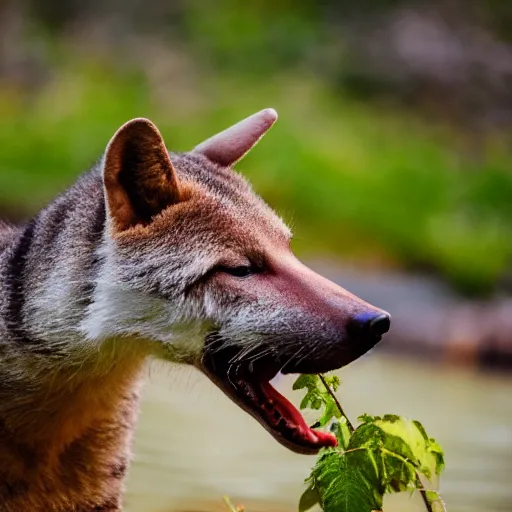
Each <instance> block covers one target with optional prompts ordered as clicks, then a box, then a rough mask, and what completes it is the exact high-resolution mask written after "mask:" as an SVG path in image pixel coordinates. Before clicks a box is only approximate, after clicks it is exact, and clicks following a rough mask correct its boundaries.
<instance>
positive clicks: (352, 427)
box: [318, 373, 430, 512]
mask: <svg viewBox="0 0 512 512" xmlns="http://www.w3.org/2000/svg"><path fill="white" fill-rule="evenodd" d="M318 377H319V378H320V380H321V381H322V384H323V385H324V386H325V389H326V390H327V392H328V393H329V394H330V395H331V398H332V399H333V400H334V403H335V404H336V407H337V408H338V409H339V411H340V412H341V415H342V416H343V417H344V418H345V419H346V420H347V427H348V429H349V430H350V433H352V432H354V430H355V428H354V426H353V425H352V423H350V420H349V419H348V416H347V415H346V414H345V411H344V410H343V407H341V404H340V402H339V400H338V399H337V398H336V395H335V394H334V391H333V390H332V389H331V387H330V386H329V385H328V384H327V382H326V381H325V378H324V376H323V375H322V374H321V373H319V374H318ZM429 512H430V511H429Z"/></svg>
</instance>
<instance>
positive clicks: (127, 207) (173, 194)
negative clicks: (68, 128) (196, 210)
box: [103, 119, 180, 231]
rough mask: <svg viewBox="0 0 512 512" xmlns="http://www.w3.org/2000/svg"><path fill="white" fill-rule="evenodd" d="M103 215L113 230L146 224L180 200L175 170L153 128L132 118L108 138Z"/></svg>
mask: <svg viewBox="0 0 512 512" xmlns="http://www.w3.org/2000/svg"><path fill="white" fill-rule="evenodd" d="M103 183H104V186H105V197H106V203H107V212H108V214H109V216H110V218H111V219H112V220H113V224H114V227H115V228H116V229H117V230H120V231H122V230H125V229H128V228H129V227H131V226H134V225H136V224H146V223H148V222H150V221H151V219H152V217H153V216H155V215H156V214H158V213H160V212H161V211H162V210H164V209H165V208H167V207H168V206H170V205H171V204H174V203H177V202H179V201H180V187H179V183H178V178H177V175H176V171H175V170H174V167H173V165H172V163H171V159H170V157H169V153H168V152H167V148H166V147H165V144H164V141H163V139H162V136H161V135H160V132H159V131H158V129H157V127H156V126H155V125H154V124H153V123H152V122H151V121H149V120H148V119H133V120H132V121H129V122H128V123H126V124H124V125H123V126H122V127H121V128H119V130H118V131H117V132H116V133H115V135H114V136H113V137H112V139H111V141H110V142H109V144H108V146H107V150H106V152H105V156H104V159H103Z"/></svg>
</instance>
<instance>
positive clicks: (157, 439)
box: [126, 353, 512, 512]
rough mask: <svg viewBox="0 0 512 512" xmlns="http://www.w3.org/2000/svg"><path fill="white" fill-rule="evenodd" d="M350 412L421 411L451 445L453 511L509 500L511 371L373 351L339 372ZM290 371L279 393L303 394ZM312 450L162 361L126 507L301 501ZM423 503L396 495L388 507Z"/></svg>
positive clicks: (152, 509)
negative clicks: (287, 440)
mask: <svg viewBox="0 0 512 512" xmlns="http://www.w3.org/2000/svg"><path fill="white" fill-rule="evenodd" d="M341 378H342V386H341V388H340V396H341V398H342V403H343V405H344V406H345V410H346V411H347V413H348V414H349V416H350V417H351V418H355V417H356V416H358V415H359V414H362V413H363V412H369V413H371V414H384V413H396V414H401V415H406V416H410V417H412V418H415V419H418V420H420V421H422V422H423V424H424V425H425V427H426V429H427V432H429V433H430V434H431V435H432V436H434V437H436V438H437V439H438V440H439V442H440V443H441V445H442V446H443V448H444V449H445V452H446V459H447V468H446V472H445V473H444V475H443V479H442V482H441V491H442V494H443V496H444V497H445V500H446V502H447V508H448V511H449V512H476V511H479V512H482V511H486V512H498V511H511V510H512V378H506V377H503V376H501V377H498V376H495V375H483V374H479V373H474V372H472V371H466V370H453V368H443V367H436V366H426V365H422V364H420V363H416V362H411V361H410V360H401V359H396V358H390V357H389V356H383V355H381V354H376V353H373V354H370V355H368V356H366V357H364V358H362V359H361V360H359V361H356V362H355V363H353V364H352V365H350V366H349V367H348V368H345V369H344V370H343V371H342V372H341ZM292 382H293V377H282V378H281V379H280V381H279V382H278V384H277V387H278V388H279V389H280V391H281V392H284V393H285V394H286V395H287V396H288V397H291V398H292V400H293V401H294V402H295V403H297V401H298V400H300V395H299V393H298V392H292V391H291V383H292ZM313 463H314V457H308V456H303V455H296V454H293V453H291V452H289V451H288V450H286V449H285V448H283V447H281V446H280V445H278V444H277V443H276V441H274V439H273V438H272V437H271V436H270V435H269V434H267V433H266V432H265V431H264V430H263V428H261V427H260V426H259V425H258V424H257V423H256V421H255V420H253V419H252V418H250V417H249V416H248V415H247V414H246V413H244V412H242V411H241V410H240V409H238V407H237V406H236V405H234V404H233V403H232V402H230V401H229V400H228V399H227V398H225V397H224V395H223V394H222V393H221V392H220V391H219V390H218V389H217V388H215V387H214V386H213V384H211V383H210V382H209V381H207V380H206V379H205V378H204V377H202V376H201V375H200V374H199V373H197V372H195V371H193V370H190V369H175V368H172V369H170V370H169V368H168V367H166V368H165V369H162V368H153V369H152V371H151V375H150V379H149V383H148V385H147V387H146V393H145V400H144V403H143V406H142V413H141V418H140V423H139V428H138V430H137V435H136V441H135V461H134V463H133V465H132V468H131V473H130V476H129V480H128V488H127V493H126V509H127V510H128V511H129V512H166V511H178V510H180V511H185V510H186V511H190V512H192V511H205V512H206V511H215V510H219V511H222V510H224V508H223V505H222V499H221V496H222V495H223V494H229V495H230V496H231V497H232V499H233V501H235V502H241V503H244V504H245V505H246V507H247V509H248V512H258V511H268V512H270V511H273V512H279V511H282V512H285V511H295V510H297V502H298V497H299V495H300V493H301V490H302V488H303V487H302V481H303V479H304V477H305V476H306V475H307V474H308V471H309V468H310V467H311V465H312V464H313ZM421 510H424V508H423V507H422V504H421V500H419V499H416V498H413V499H412V500H410V498H409V497H408V495H399V496H396V495H395V496H392V497H391V499H389V500H387V501H386V502H385V511H386V512H398V511H400V512H405V511H411V512H414V511H421Z"/></svg>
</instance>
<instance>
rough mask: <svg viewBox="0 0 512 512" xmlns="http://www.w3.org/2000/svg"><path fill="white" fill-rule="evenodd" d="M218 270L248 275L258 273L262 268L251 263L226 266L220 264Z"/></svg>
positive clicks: (233, 274) (239, 275)
mask: <svg viewBox="0 0 512 512" xmlns="http://www.w3.org/2000/svg"><path fill="white" fill-rule="evenodd" d="M217 271H219V272H224V273H225V274H229V275H232V276H234V277H247V276H250V275H252V274H257V273H258V272H260V269H259V268H257V267H254V266H251V265H247V266H240V267H224V266H220V267H218V268H217Z"/></svg>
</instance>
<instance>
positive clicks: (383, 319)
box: [356, 313, 391, 336]
mask: <svg viewBox="0 0 512 512" xmlns="http://www.w3.org/2000/svg"><path fill="white" fill-rule="evenodd" d="M356 321H357V324H358V326H359V329H362V330H363V332H365V333H366V334H370V335H372V336H382V335H383V334H385V333H387V332H388V331H389V327H390V325H391V318H390V316H389V315H388V314H387V313H380V314H378V315H375V314H368V313H363V314H360V315H358V316H357V317H356Z"/></svg>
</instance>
